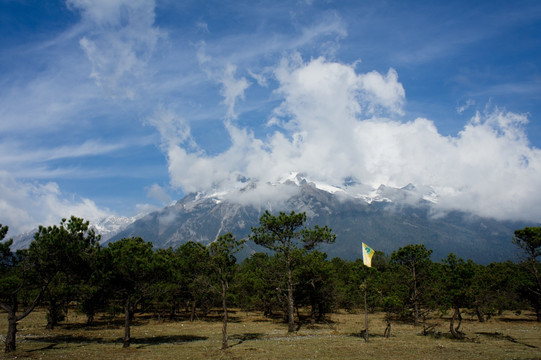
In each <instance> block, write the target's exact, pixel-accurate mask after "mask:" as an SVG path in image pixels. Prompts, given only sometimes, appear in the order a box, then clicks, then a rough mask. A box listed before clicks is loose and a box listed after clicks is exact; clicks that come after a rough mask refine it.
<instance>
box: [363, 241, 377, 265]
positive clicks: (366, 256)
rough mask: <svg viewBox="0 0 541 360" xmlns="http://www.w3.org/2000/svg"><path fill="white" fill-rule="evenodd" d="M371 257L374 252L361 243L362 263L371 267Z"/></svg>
mask: <svg viewBox="0 0 541 360" xmlns="http://www.w3.org/2000/svg"><path fill="white" fill-rule="evenodd" d="M372 256H374V250H373V249H372V248H371V247H370V246H368V245H366V244H365V243H363V263H364V264H365V265H366V266H368V267H372Z"/></svg>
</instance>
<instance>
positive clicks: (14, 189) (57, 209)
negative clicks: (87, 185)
mask: <svg viewBox="0 0 541 360" xmlns="http://www.w3.org/2000/svg"><path fill="white" fill-rule="evenodd" d="M0 193H1V194H2V198H1V199H0V223H1V224H2V225H8V226H9V229H10V230H9V231H10V235H9V236H13V235H16V234H19V233H22V232H26V231H31V230H33V229H35V228H37V226H38V225H44V226H49V225H54V224H58V223H59V222H60V220H61V219H62V218H68V217H70V216H71V215H74V216H77V217H81V218H84V219H85V220H89V221H90V222H93V221H95V220H97V219H99V218H102V217H105V216H108V215H111V213H110V211H108V210H107V209H100V208H98V206H97V205H96V204H95V203H94V202H93V201H92V200H89V199H85V198H71V197H69V196H66V195H65V194H62V192H61V191H60V189H59V187H58V184H56V183H54V182H48V183H38V182H23V181H19V180H17V179H15V178H13V177H12V176H11V175H9V174H8V173H7V172H5V171H0ZM29 204H31V206H29Z"/></svg>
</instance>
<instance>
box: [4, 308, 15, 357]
mask: <svg viewBox="0 0 541 360" xmlns="http://www.w3.org/2000/svg"><path fill="white" fill-rule="evenodd" d="M16 334H17V314H16V311H10V312H9V313H8V333H7V336H6V347H5V352H6V353H8V352H12V351H15V350H16V349H17V341H16Z"/></svg>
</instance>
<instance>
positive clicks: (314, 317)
mask: <svg viewBox="0 0 541 360" xmlns="http://www.w3.org/2000/svg"><path fill="white" fill-rule="evenodd" d="M316 320H317V303H316V302H315V301H313V300H312V304H311V309H310V324H312V325H314V324H315V323H316Z"/></svg>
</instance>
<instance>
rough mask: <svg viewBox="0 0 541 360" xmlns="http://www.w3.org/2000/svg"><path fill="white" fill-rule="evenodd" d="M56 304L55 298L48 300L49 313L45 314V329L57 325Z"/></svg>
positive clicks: (50, 328) (51, 328)
mask: <svg viewBox="0 0 541 360" xmlns="http://www.w3.org/2000/svg"><path fill="white" fill-rule="evenodd" d="M58 311H59V309H58V304H57V302H56V300H55V299H51V300H50V301H49V313H48V314H47V325H46V326H45V328H46V329H47V330H53V329H54V327H55V326H56V325H58Z"/></svg>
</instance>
